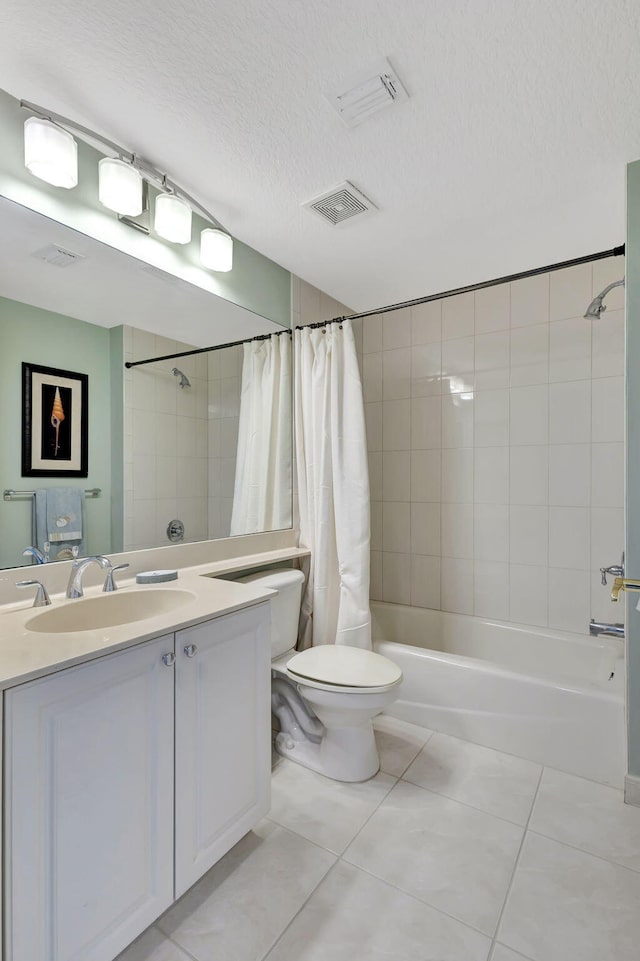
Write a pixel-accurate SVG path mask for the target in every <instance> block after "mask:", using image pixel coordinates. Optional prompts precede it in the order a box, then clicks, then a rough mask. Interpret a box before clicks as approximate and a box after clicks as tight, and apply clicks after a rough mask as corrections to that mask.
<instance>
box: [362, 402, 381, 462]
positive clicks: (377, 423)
mask: <svg viewBox="0 0 640 961" xmlns="http://www.w3.org/2000/svg"><path fill="white" fill-rule="evenodd" d="M364 421H365V429H366V431H367V447H368V449H369V450H370V451H372V450H382V403H378V404H365V405H364Z"/></svg>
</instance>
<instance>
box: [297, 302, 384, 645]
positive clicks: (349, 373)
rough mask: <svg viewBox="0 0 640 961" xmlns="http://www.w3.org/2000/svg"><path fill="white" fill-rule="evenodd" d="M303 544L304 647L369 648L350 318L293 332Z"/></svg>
mask: <svg viewBox="0 0 640 961" xmlns="http://www.w3.org/2000/svg"><path fill="white" fill-rule="evenodd" d="M294 343H295V370H294V383H295V389H294V393H295V435H296V469H297V478H298V499H299V510H300V545H301V546H303V547H308V548H309V549H310V551H311V559H310V561H309V562H308V564H307V567H308V571H307V573H308V577H307V583H306V585H305V592H304V597H303V599H302V611H301V617H300V646H302V647H309V646H310V645H311V644H314V645H315V644H333V643H336V644H349V645H351V646H352V647H362V648H370V647H371V614H370V610H369V470H368V463H367V441H366V433H365V424H364V404H363V399H362V384H361V381H360V372H359V370H358V359H357V356H356V348H355V343H354V340H353V330H352V327H351V321H349V320H344V321H343V322H342V324H340V325H339V324H330V325H328V326H326V327H322V328H319V329H316V330H312V329H310V328H309V327H303V328H302V329H301V330H296V331H295V342H294Z"/></svg>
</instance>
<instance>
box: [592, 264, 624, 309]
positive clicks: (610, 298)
mask: <svg viewBox="0 0 640 961" xmlns="http://www.w3.org/2000/svg"><path fill="white" fill-rule="evenodd" d="M591 266H592V272H593V281H592V283H593V286H592V288H591V295H592V296H593V297H595V296H596V295H597V294H599V293H600V292H601V291H602V290H604V288H605V287H608V286H609V284H613V283H615V281H616V280H622V278H623V277H624V272H625V265H624V257H605V258H604V259H603V260H594V262H593V264H592V265H591ZM624 293H625V289H624V287H615V288H614V289H613V290H611V291H610V292H609V293H608V294H607V297H606V305H607V315H608V314H609V312H610V311H612V310H623V309H624Z"/></svg>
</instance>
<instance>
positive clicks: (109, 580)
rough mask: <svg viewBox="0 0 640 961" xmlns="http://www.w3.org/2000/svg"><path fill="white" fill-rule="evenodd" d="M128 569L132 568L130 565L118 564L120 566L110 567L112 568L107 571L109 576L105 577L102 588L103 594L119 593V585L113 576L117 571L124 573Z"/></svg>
mask: <svg viewBox="0 0 640 961" xmlns="http://www.w3.org/2000/svg"><path fill="white" fill-rule="evenodd" d="M127 567H131V565H130V564H118V565H116V567H110V568H109V570H108V571H107V576H106V577H105V581H104V587H103V588H102V592H103V593H104V594H111V593H112V592H113V591H117V590H118V585H117V584H116V582H115V581H114V579H113V575H114V574H115V573H116V571H124V570H126V569H127Z"/></svg>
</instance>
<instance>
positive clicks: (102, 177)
mask: <svg viewBox="0 0 640 961" xmlns="http://www.w3.org/2000/svg"><path fill="white" fill-rule="evenodd" d="M98 197H99V198H100V203H101V204H104V206H105V207H108V208H109V210H115V212H116V213H117V214H123V215H125V216H127V217H137V216H138V214H141V213H142V177H141V176H140V174H139V172H138V171H137V170H136V168H135V167H132V166H131V164H129V163H125V161H124V160H116V159H115V158H114V157H103V158H102V160H101V161H100V163H99V164H98Z"/></svg>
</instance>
